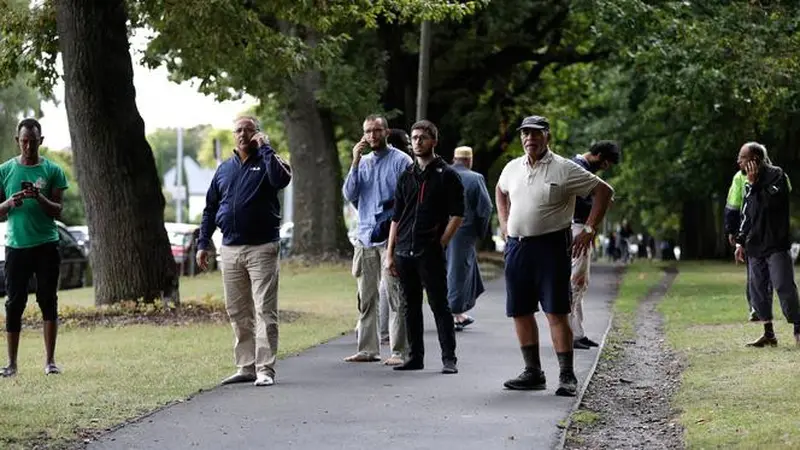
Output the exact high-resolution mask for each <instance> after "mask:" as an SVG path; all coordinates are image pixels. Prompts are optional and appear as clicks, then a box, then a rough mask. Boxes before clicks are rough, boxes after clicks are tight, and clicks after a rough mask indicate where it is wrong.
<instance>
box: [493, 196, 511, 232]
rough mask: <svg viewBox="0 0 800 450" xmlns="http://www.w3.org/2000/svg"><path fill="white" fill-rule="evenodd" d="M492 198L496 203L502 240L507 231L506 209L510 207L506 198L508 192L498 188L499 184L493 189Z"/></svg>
mask: <svg viewBox="0 0 800 450" xmlns="http://www.w3.org/2000/svg"><path fill="white" fill-rule="evenodd" d="M494 199H495V203H497V220H498V221H499V222H500V234H501V236H500V237H502V238H503V240H505V239H506V237H507V236H506V234H507V233H508V210H509V208H510V207H511V202H510V201H509V199H508V194H506V193H505V192H503V191H502V190H501V189H500V186H498V187H496V188H495V190H494Z"/></svg>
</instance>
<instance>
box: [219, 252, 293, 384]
mask: <svg viewBox="0 0 800 450" xmlns="http://www.w3.org/2000/svg"><path fill="white" fill-rule="evenodd" d="M220 251H221V255H222V284H223V287H224V290H225V309H226V310H227V312H228V317H229V318H230V321H231V326H232V327H233V334H234V338H235V341H234V346H233V355H234V360H235V362H236V366H238V367H239V369H240V370H241V371H244V372H253V371H256V372H260V373H266V374H267V375H269V376H272V377H274V376H275V359H276V355H277V354H278V272H279V271H280V261H279V260H280V255H279V252H280V245H279V243H278V242H270V243H268V244H263V245H237V246H224V245H223V246H222V249H221V250H220Z"/></svg>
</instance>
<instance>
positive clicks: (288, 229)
mask: <svg viewBox="0 0 800 450" xmlns="http://www.w3.org/2000/svg"><path fill="white" fill-rule="evenodd" d="M279 233H280V239H281V240H280V246H281V258H285V257H287V256H289V254H290V253H291V252H292V237H293V236H294V222H284V223H282V224H281V228H280V231H279Z"/></svg>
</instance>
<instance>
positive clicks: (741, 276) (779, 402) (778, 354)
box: [660, 263, 800, 449]
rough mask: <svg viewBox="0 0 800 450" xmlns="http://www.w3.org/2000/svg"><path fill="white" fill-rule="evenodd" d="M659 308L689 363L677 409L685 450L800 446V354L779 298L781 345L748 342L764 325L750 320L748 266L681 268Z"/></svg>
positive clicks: (669, 335)
mask: <svg viewBox="0 0 800 450" xmlns="http://www.w3.org/2000/svg"><path fill="white" fill-rule="evenodd" d="M679 269H680V274H679V275H678V278H677V279H676V281H675V283H674V284H673V285H672V288H671V289H670V291H669V292H668V293H667V297H666V298H665V300H664V301H663V302H662V304H661V306H660V310H661V312H662V313H663V314H664V316H665V319H666V327H667V328H666V329H667V338H668V341H669V343H670V345H671V346H672V347H673V348H674V349H676V350H677V351H679V352H680V353H681V354H682V355H683V357H684V358H686V360H687V361H688V363H689V367H688V369H687V370H686V371H685V372H684V374H683V377H682V382H681V389H680V392H679V394H678V396H677V398H676V399H675V402H676V406H677V407H678V408H679V409H680V410H682V411H683V413H682V416H681V422H682V423H683V425H684V427H685V428H686V443H687V448H726V449H733V448H748V449H749V448H798V447H800V416H798V414H797V405H798V403H800V387H799V386H798V384H797V383H796V382H795V381H794V380H795V379H796V376H797V373H798V372H800V358H798V356H800V353H799V352H798V349H797V348H796V347H795V344H794V340H793V336H792V327H791V325H789V324H787V323H786V320H785V319H784V318H783V315H782V314H781V313H780V311H779V308H778V306H777V304H778V302H777V299H776V301H775V312H774V317H775V331H776V334H777V336H778V339H779V346H778V347H777V348H774V349H773V348H767V349H753V348H746V347H745V346H744V344H745V343H746V342H748V341H749V340H753V339H755V338H756V337H758V336H759V335H760V333H761V332H762V330H763V329H762V327H761V325H759V324H752V323H749V322H748V321H747V319H748V307H747V304H746V300H745V295H744V289H745V273H744V267H743V266H741V265H739V266H735V265H733V264H732V263H727V264H725V263H683V264H681V265H680V266H679Z"/></svg>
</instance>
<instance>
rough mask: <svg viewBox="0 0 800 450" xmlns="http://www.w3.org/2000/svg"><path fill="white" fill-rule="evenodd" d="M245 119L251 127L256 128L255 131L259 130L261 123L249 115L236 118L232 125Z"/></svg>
mask: <svg viewBox="0 0 800 450" xmlns="http://www.w3.org/2000/svg"><path fill="white" fill-rule="evenodd" d="M245 119H246V120H249V121H251V122H253V125H255V126H256V130H261V122H259V120H258V118H257V117H256V116H253V115H250V114H242V115H240V116H236V119H235V120H234V121H233V123H234V124H235V123H236V122H238V121H240V120H245Z"/></svg>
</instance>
